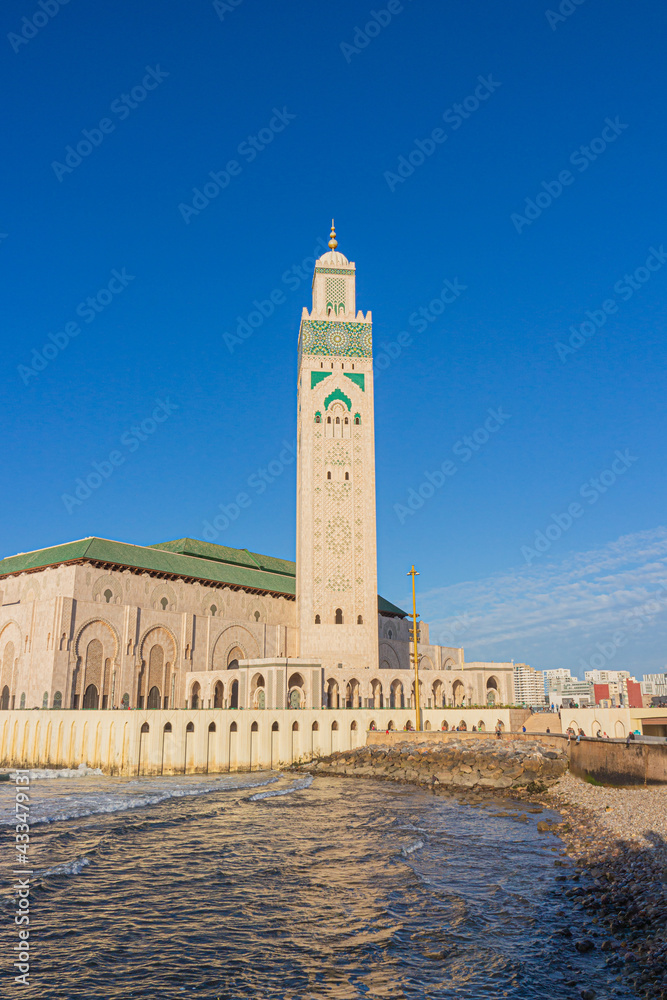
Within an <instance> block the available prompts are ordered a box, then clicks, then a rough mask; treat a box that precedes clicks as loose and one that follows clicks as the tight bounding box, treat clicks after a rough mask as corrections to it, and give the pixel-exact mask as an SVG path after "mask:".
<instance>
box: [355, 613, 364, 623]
mask: <svg viewBox="0 0 667 1000" xmlns="http://www.w3.org/2000/svg"><path fill="white" fill-rule="evenodd" d="M363 624H364V619H363V617H362V616H361V615H357V625H363Z"/></svg>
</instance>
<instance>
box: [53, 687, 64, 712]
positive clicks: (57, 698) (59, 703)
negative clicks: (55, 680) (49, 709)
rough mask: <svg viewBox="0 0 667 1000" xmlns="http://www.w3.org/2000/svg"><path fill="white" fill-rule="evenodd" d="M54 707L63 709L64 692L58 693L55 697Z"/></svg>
mask: <svg viewBox="0 0 667 1000" xmlns="http://www.w3.org/2000/svg"><path fill="white" fill-rule="evenodd" d="M53 707H54V708H62V707H63V693H62V691H56V693H55V694H54V696H53Z"/></svg>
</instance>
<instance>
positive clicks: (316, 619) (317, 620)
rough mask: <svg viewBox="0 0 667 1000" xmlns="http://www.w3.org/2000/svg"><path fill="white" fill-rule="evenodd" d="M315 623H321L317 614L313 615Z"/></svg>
mask: <svg viewBox="0 0 667 1000" xmlns="http://www.w3.org/2000/svg"><path fill="white" fill-rule="evenodd" d="M315 624H316V625H320V624H321V618H320V616H319V615H315Z"/></svg>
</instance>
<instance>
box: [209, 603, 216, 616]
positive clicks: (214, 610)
mask: <svg viewBox="0 0 667 1000" xmlns="http://www.w3.org/2000/svg"><path fill="white" fill-rule="evenodd" d="M217 610H218V609H217V608H216V606H215V604H212V605H211V607H210V608H209V611H210V612H211V614H212V615H213V617H214V618H215V615H216V612H217Z"/></svg>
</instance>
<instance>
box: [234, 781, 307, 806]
mask: <svg viewBox="0 0 667 1000" xmlns="http://www.w3.org/2000/svg"><path fill="white" fill-rule="evenodd" d="M312 783H313V776H312V774H309V775H308V777H307V778H301V779H300V780H299V781H295V782H293V783H292V784H291V785H289V787H288V788H274V789H272V790H271V791H270V792H257V793H256V794H255V795H250V796H248V802H259V801H260V800H261V799H272V798H275V797H276V796H277V795H291V794H292V792H299V791H301V789H303V788H310V786H311V785H312Z"/></svg>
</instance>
